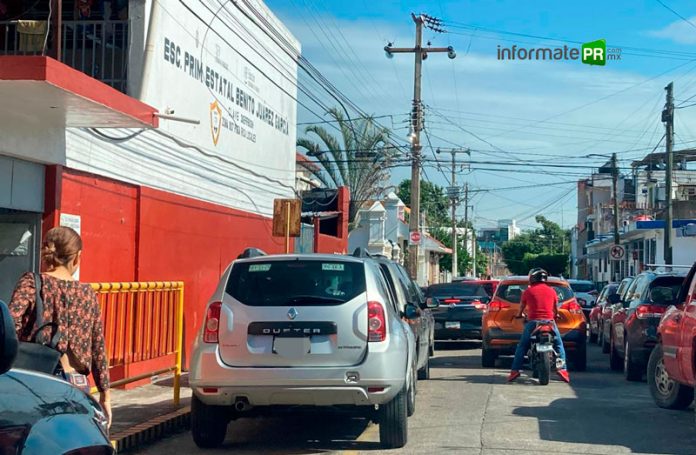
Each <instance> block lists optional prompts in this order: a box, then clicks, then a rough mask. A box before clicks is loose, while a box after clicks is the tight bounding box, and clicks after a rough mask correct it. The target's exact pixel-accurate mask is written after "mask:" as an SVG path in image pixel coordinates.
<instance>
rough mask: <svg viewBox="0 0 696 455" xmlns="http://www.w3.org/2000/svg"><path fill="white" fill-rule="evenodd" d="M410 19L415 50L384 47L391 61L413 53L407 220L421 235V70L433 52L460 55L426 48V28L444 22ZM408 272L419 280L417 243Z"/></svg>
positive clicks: (437, 27) (419, 17) (436, 28)
mask: <svg viewBox="0 0 696 455" xmlns="http://www.w3.org/2000/svg"><path fill="white" fill-rule="evenodd" d="M411 18H412V19H413V22H414V23H415V24H416V43H415V46H414V47H412V48H407V47H406V48H405V47H392V43H389V44H387V45H386V46H385V47H384V52H386V54H387V58H392V57H393V56H394V54H414V55H415V68H414V76H413V108H412V112H411V134H410V136H409V140H410V142H411V215H410V216H409V220H408V228H409V231H410V232H419V226H418V222H419V220H420V152H421V145H420V132H421V129H422V126H423V118H422V116H423V113H422V110H421V67H422V65H423V60H425V59H426V58H427V56H428V54H429V53H431V52H447V56H448V57H449V58H451V59H452V58H455V57H456V56H457V54H456V53H455V52H454V48H452V46H449V47H430V46H428V47H425V48H424V47H423V26H424V25H425V26H426V27H428V28H430V29H431V30H433V31H436V32H440V33H442V32H443V31H444V30H443V29H442V28H440V25H441V21H440V20H439V19H435V18H433V17H430V16H428V15H425V14H419V15H416V14H413V13H411ZM408 271H409V274H410V275H411V278H413V279H414V280H417V279H418V244H411V245H409V261H408Z"/></svg>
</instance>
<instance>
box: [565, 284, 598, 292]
mask: <svg viewBox="0 0 696 455" xmlns="http://www.w3.org/2000/svg"><path fill="white" fill-rule="evenodd" d="M570 287H571V288H572V289H573V291H575V292H592V291H594V290H595V287H594V284H592V283H570Z"/></svg>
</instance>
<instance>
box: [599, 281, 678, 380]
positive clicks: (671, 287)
mask: <svg viewBox="0 0 696 455" xmlns="http://www.w3.org/2000/svg"><path fill="white" fill-rule="evenodd" d="M684 277H685V273H659V274H658V273H655V272H643V273H641V274H640V275H638V276H637V277H636V279H635V280H634V281H633V283H631V286H630V287H629V288H628V291H627V293H626V296H625V300H623V301H622V305H621V306H622V307H621V308H620V309H619V310H617V311H615V312H614V315H613V316H612V324H611V325H612V329H613V331H612V337H611V340H610V341H609V345H610V347H609V363H610V365H611V368H612V369H614V370H620V369H622V368H623V372H624V376H625V377H626V379H627V380H629V381H640V380H641V379H642V377H643V373H644V372H645V367H646V366H647V364H648V359H649V357H650V353H651V352H652V349H653V347H654V346H655V344H656V342H657V326H658V324H659V322H660V318H661V317H662V314H663V313H664V312H665V310H666V309H667V307H668V306H670V305H675V304H676V301H677V296H678V294H679V290H680V289H681V285H682V283H683V282H684Z"/></svg>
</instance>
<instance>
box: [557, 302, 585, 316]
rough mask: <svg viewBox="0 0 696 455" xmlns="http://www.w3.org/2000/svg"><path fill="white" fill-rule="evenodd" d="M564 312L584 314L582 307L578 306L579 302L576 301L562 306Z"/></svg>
mask: <svg viewBox="0 0 696 455" xmlns="http://www.w3.org/2000/svg"><path fill="white" fill-rule="evenodd" d="M561 309H562V310H568V311H570V312H571V313H572V314H582V307H581V306H580V305H578V302H576V301H575V300H571V301H570V302H566V303H564V304H563V305H561Z"/></svg>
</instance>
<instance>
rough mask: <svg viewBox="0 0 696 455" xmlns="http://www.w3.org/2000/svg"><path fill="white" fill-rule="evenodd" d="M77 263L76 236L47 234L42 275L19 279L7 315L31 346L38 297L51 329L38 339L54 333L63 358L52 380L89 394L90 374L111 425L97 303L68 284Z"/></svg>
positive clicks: (90, 293) (84, 289)
mask: <svg viewBox="0 0 696 455" xmlns="http://www.w3.org/2000/svg"><path fill="white" fill-rule="evenodd" d="M81 257H82V239H81V238H80V235H79V234H78V233H77V232H75V231H74V230H73V229H71V228H69V227H65V226H60V227H55V228H53V229H51V230H49V231H48V232H47V233H46V236H45V238H44V241H43V244H42V248H41V259H42V261H43V264H44V270H45V273H41V274H38V275H37V274H34V273H31V272H28V273H25V274H24V275H22V277H21V278H20V279H19V281H18V282H17V286H16V287H15V290H14V293H13V294H12V300H11V301H10V304H9V309H10V313H11V314H12V317H13V318H14V321H15V329H16V331H17V337H18V338H19V340H20V341H33V340H34V339H36V337H35V336H34V335H35V334H32V331H33V329H34V322H35V320H36V295H37V294H36V293H37V290H38V292H40V294H39V295H40V297H41V300H42V301H43V316H44V318H43V319H44V321H45V322H49V323H54V325H53V326H48V327H45V328H43V329H42V331H43V332H44V333H43V335H44V337H48V339H51V337H52V335H51V334H52V333H57V342H56V345H55V349H57V350H58V351H59V352H61V353H62V354H63V355H62V356H61V359H60V363H59V365H58V368H57V371H56V375H58V376H60V377H62V378H63V379H65V380H67V381H69V382H71V383H73V384H75V385H77V386H81V388H83V389H87V390H89V384H88V383H87V380H86V377H85V376H87V375H89V374H90V372H91V373H92V376H93V377H94V382H95V384H96V386H97V389H99V397H100V399H99V402H100V403H101V405H102V408H103V409H104V411H105V413H106V415H107V417H108V419H109V425H111V399H110V393H109V369H108V368H109V365H108V358H107V356H106V349H105V347H104V335H103V325H102V320H101V309H100V307H99V301H98V300H97V295H96V293H95V292H94V290H93V289H92V288H91V286H89V285H88V284H83V283H80V282H79V281H77V280H75V279H74V278H73V275H74V274H75V272H76V271H77V270H78V269H79V268H80V259H81ZM54 327H55V328H57V330H56V329H54ZM53 330H55V331H54V332H52V331H53ZM40 332H41V331H40Z"/></svg>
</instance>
